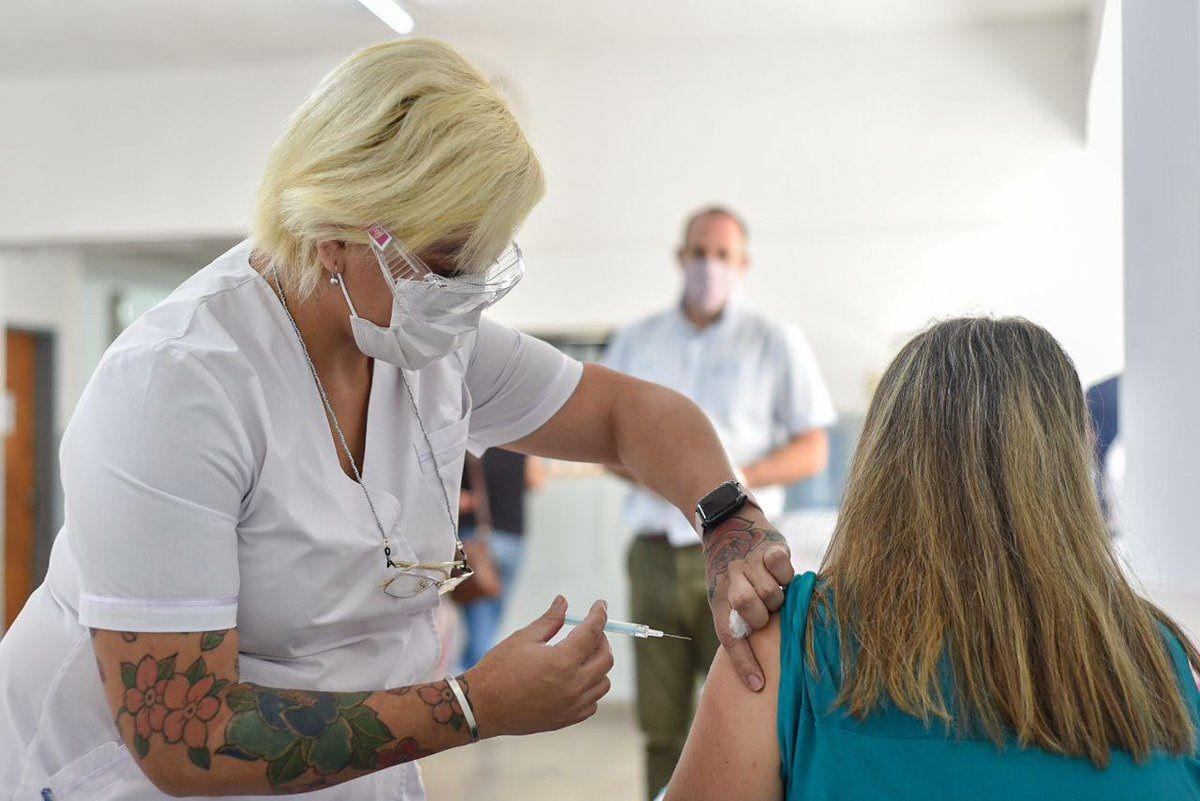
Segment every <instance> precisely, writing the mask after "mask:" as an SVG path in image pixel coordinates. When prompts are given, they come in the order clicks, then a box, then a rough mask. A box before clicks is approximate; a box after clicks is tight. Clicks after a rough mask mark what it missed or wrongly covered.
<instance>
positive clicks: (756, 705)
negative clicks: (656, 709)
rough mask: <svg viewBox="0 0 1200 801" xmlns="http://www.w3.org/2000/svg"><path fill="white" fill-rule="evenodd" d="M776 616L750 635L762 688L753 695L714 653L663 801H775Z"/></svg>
mask: <svg viewBox="0 0 1200 801" xmlns="http://www.w3.org/2000/svg"><path fill="white" fill-rule="evenodd" d="M779 637H780V624H779V616H778V615H772V616H771V620H770V622H769V623H768V624H767V625H766V626H765V627H763V628H762V629H759V630H758V631H756V632H754V633H753V634H751V635H750V646H751V648H753V650H754V656H755V657H756V658H757V659H758V663H759V665H761V666H762V669H763V678H764V679H765V682H766V684H765V686H764V687H763V689H762V690H761V691H759V692H757V693H756V692H751V691H750V690H749V689H747V688H746V686H745V685H744V684H743V683H742V680H741V679H740V678H739V677H738V675H737V672H736V671H735V670H734V668H733V663H732V661H731V660H730V659H729V658H728V657H727V656H726V655H725V652H724V650H723V649H722V650H720V651H718V653H717V656H716V659H714V660H713V664H712V668H711V669H710V670H709V673H708V679H707V681H706V682H705V684H704V693H703V695H702V696H701V699H700V706H699V708H698V709H697V711H696V719H695V721H694V722H693V723H692V731H691V733H690V734H689V735H688V741H687V744H686V745H685V746H684V751H683V757H682V758H681V759H680V761H679V766H678V767H677V768H676V769H675V774H674V776H672V778H671V784H670V786H669V787H668V789H667V796H666V798H667V801H709V800H710V799H711V801H716V800H717V799H728V798H740V799H745V801H778V799H780V798H782V797H783V786H782V782H781V781H780V778H779V742H778V739H777V737H776V733H775V717H776V707H777V705H778V703H779Z"/></svg>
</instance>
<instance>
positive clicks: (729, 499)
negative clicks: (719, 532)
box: [696, 481, 758, 534]
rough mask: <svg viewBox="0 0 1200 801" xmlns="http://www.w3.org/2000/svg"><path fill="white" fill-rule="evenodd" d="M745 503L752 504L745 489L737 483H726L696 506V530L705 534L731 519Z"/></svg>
mask: <svg viewBox="0 0 1200 801" xmlns="http://www.w3.org/2000/svg"><path fill="white" fill-rule="evenodd" d="M747 503H754V500H753V498H751V497H750V493H749V492H747V490H746V488H745V487H743V486H742V485H741V484H739V483H738V482H737V481H726V482H725V483H724V484H722V485H721V486H719V487H717V488H716V489H715V490H713V491H712V492H710V493H708V494H707V495H705V496H704V497H703V498H701V499H700V501H699V503H697V504H696V528H698V529H699V530H700V533H701V534H704V533H707V532H708V531H709V529H712V528H716V527H717V526H719V525H721V524H722V523H724V522H725V521H726V520H728V519H729V518H731V517H733V515H735V514H737V512H738V511H739V510H740V509H741V508H742V507H743V506H745V505H746V504H747ZM754 505H755V506H757V505H758V504H754Z"/></svg>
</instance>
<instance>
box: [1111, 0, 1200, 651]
mask: <svg viewBox="0 0 1200 801" xmlns="http://www.w3.org/2000/svg"><path fill="white" fill-rule="evenodd" d="M1123 16H1124V35H1125V47H1124V74H1125V89H1126V91H1125V110H1126V114H1125V202H1126V265H1127V266H1126V273H1125V285H1126V291H1127V297H1126V307H1125V308H1126V322H1127V325H1126V331H1125V342H1126V348H1127V351H1128V367H1127V370H1126V373H1125V378H1124V380H1123V383H1122V387H1121V394H1122V406H1121V436H1122V439H1123V441H1124V443H1125V450H1126V453H1127V457H1126V474H1125V499H1124V504H1123V506H1124V509H1123V511H1124V521H1123V522H1124V530H1125V535H1126V539H1127V543H1126V545H1127V548H1128V550H1129V553H1130V555H1131V556H1132V557H1133V560H1134V565H1135V567H1136V568H1137V570H1138V572H1139V576H1140V578H1141V579H1142V580H1143V582H1144V583H1145V585H1146V587H1147V588H1148V589H1149V590H1150V592H1151V594H1152V597H1153V598H1154V599H1155V600H1156V601H1157V602H1158V603H1159V604H1160V605H1162V606H1164V607H1165V608H1166V609H1167V610H1168V611H1170V612H1172V613H1173V614H1175V615H1176V616H1177V619H1178V620H1179V621H1180V622H1181V623H1183V624H1184V625H1185V626H1187V627H1188V628H1190V630H1191V633H1192V635H1193V637H1195V636H1196V635H1200V588H1198V585H1197V582H1196V576H1197V574H1198V573H1200V551H1198V550H1197V547H1196V544H1197V542H1200V518H1197V515H1196V509H1195V498H1196V488H1197V487H1198V486H1200V461H1198V460H1197V458H1196V454H1197V452H1198V451H1200V418H1198V417H1197V415H1196V398H1197V396H1200V336H1198V335H1197V323H1196V321H1197V313H1198V312H1200V233H1198V232H1200V59H1198V57H1197V54H1198V53H1200V17H1198V16H1197V11H1196V6H1195V3H1193V2H1189V1H1188V0H1163V2H1161V3H1156V4H1155V5H1154V7H1153V10H1151V8H1150V7H1149V6H1147V5H1145V4H1143V3H1127V4H1125V9H1124V15H1123Z"/></svg>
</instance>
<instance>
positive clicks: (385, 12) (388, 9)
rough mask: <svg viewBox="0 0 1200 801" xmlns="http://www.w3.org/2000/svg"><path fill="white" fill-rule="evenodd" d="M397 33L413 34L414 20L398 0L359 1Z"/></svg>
mask: <svg viewBox="0 0 1200 801" xmlns="http://www.w3.org/2000/svg"><path fill="white" fill-rule="evenodd" d="M358 2H360V3H362V4H363V5H364V6H366V8H367V10H368V11H370V12H371V13H372V14H374V15H375V16H377V17H379V18H380V19H381V20H383V21H384V23H386V24H387V26H388V27H389V28H391V29H392V30H393V31H395V32H396V33H412V29H413V18H412V17H410V16H409V15H408V12H407V11H405V10H404V9H403V8H401V7H400V4H399V3H397V2H396V0H358Z"/></svg>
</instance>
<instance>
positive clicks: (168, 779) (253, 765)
mask: <svg viewBox="0 0 1200 801" xmlns="http://www.w3.org/2000/svg"><path fill="white" fill-rule="evenodd" d="M561 607H562V608H561V609H559V610H557V611H556V610H554V609H552V610H551V612H548V613H547V616H549V619H548V618H547V616H543V618H540V619H539V620H538V621H535V623H533V624H531V626H529V627H526V629H522V630H521V631H519V632H517V633H516V634H514V635H513V636H512V637H510V638H509V639H508V640H505V641H504V642H503V643H501V644H500V645H499V646H497V647H496V648H495V649H494V650H493V652H492V653H491V654H489V655H488V656H487V657H486V658H485V659H484V660H483V661H482V662H481V663H480V664H479V665H478V666H477V667H475V668H473V669H472V670H470V671H468V672H467V673H466V674H464V675H463V676H460V677H458V682H459V686H460V687H461V689H462V691H463V693H464V694H465V695H466V697H467V702H468V704H470V705H471V707H472V709H473V710H474V713H475V716H476V720H477V723H478V726H479V730H480V733H481V735H482V736H485V737H488V736H494V735H498V734H522V733H526V732H530V731H545V730H549V729H552V728H561V727H562V726H565V725H570V724H571V723H575V722H578V721H579V720H582V719H583V718H585V717H587V716H589V715H590V714H591V713H592V712H594V710H595V702H596V701H597V700H598V699H599V697H600V696H602V695H603V694H604V693H605V692H606V691H607V690H608V679H607V678H606V676H605V674H606V673H607V671H608V669H609V667H611V665H612V654H611V650H609V649H608V647H607V642H608V641H607V639H605V638H604V635H603V626H604V613H603V609H601V610H600V611H599V612H595V611H593V614H592V615H590V616H589V625H587V626H581V627H578V628H577V629H576V630H575V631H574V632H572V634H571V635H570V636H569V637H568V638H567V639H566V640H564V641H563V642H562V643H560V644H559V645H555V646H549V645H547V644H546V641H547V640H549V639H550V638H551V637H552V636H553V635H554V633H555V632H557V630H558V628H559V627H560V626H561V625H562V623H561V618H562V614H563V613H564V612H565V609H566V604H565V602H563V603H562V604H561ZM552 613H553V614H552ZM555 619H557V623H556V624H555ZM580 629H583V632H582V633H581V634H578V636H577V632H579V631H580ZM568 643H569V644H568ZM92 647H93V649H94V650H95V653H96V661H97V665H98V667H99V670H100V673H101V676H102V677H103V678H102V682H103V683H102V686H103V689H104V693H105V695H106V698H107V700H108V704H109V708H110V709H111V710H112V713H113V718H114V721H115V723H116V726H117V729H118V730H119V732H120V734H121V736H122V737H123V738H124V740H125V742H126V744H127V745H128V746H129V749H130V751H131V752H132V753H134V754H136V755H137V758H138V764H139V765H140V766H141V768H142V770H143V772H144V773H145V774H146V776H147V777H148V778H149V779H150V780H151V781H152V782H153V783H154V784H155V785H156V786H157V787H158V788H159V789H160V790H162V791H163V792H165V793H167V794H169V795H175V796H208V795H265V794H287V793H302V792H308V791H310V790H314V789H317V788H320V787H328V786H332V785H335V784H339V783H341V782H344V781H348V780H350V779H353V778H356V777H358V776H362V775H363V774H366V773H371V772H373V771H377V770H382V769H384V768H388V767H391V766H393V765H396V764H398V763H401V762H409V761H411V760H414V759H419V758H421V757H424V756H428V755H429V754H433V753H435V752H437V751H442V750H445V749H447V748H453V747H454V746H458V745H465V744H467V743H469V742H470V740H471V732H470V727H469V725H468V724H467V720H466V716H465V715H464V713H463V709H462V707H461V706H460V704H459V702H458V699H457V698H456V696H455V695H454V693H453V692H452V691H451V689H450V687H449V685H448V683H447V682H446V681H445V680H442V681H436V682H431V683H429V684H420V685H415V686H411V687H397V688H392V689H384V690H378V691H370V690H364V691H361V692H320V691H313V690H299V689H283V688H275V687H264V686H261V685H258V684H253V683H250V682H241V681H239V678H240V677H239V676H238V671H237V648H238V636H237V631H236V630H235V629H231V630H229V631H219V632H213V631H210V632H195V633H190V634H147V633H141V634H139V635H138V636H137V637H135V638H129V637H127V636H124V635H123V634H122V633H121V632H117V631H106V630H98V631H94V632H93V637H92ZM597 655H599V656H597ZM547 674H552V675H547ZM512 677H523V679H524V680H525V681H529V680H531V679H532V681H533V684H532V685H522V686H513V685H514V684H515V683H518V682H520V679H517V681H516V682H514V680H513V678H512ZM539 678H543V679H546V680H547V681H545V682H543V683H544V684H551V683H553V684H554V685H555V687H554V688H551V689H550V690H548V691H547V690H546V689H545V688H544V687H539V686H538V684H539V682H538V679H539ZM547 692H548V693H549V696H550V697H548V698H546V699H545V701H543V699H540V698H533V697H531V696H533V694H534V693H542V694H543V695H545V694H546V693H547ZM546 703H557V704H562V705H563V706H562V707H560V708H558V709H556V710H548V709H544V708H543V707H544V706H545V704H546ZM539 712H541V713H542V714H540V715H539ZM531 715H532V717H533V718H534V719H533V720H532V721H529V720H527V719H526V718H528V717H530V716H531Z"/></svg>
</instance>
